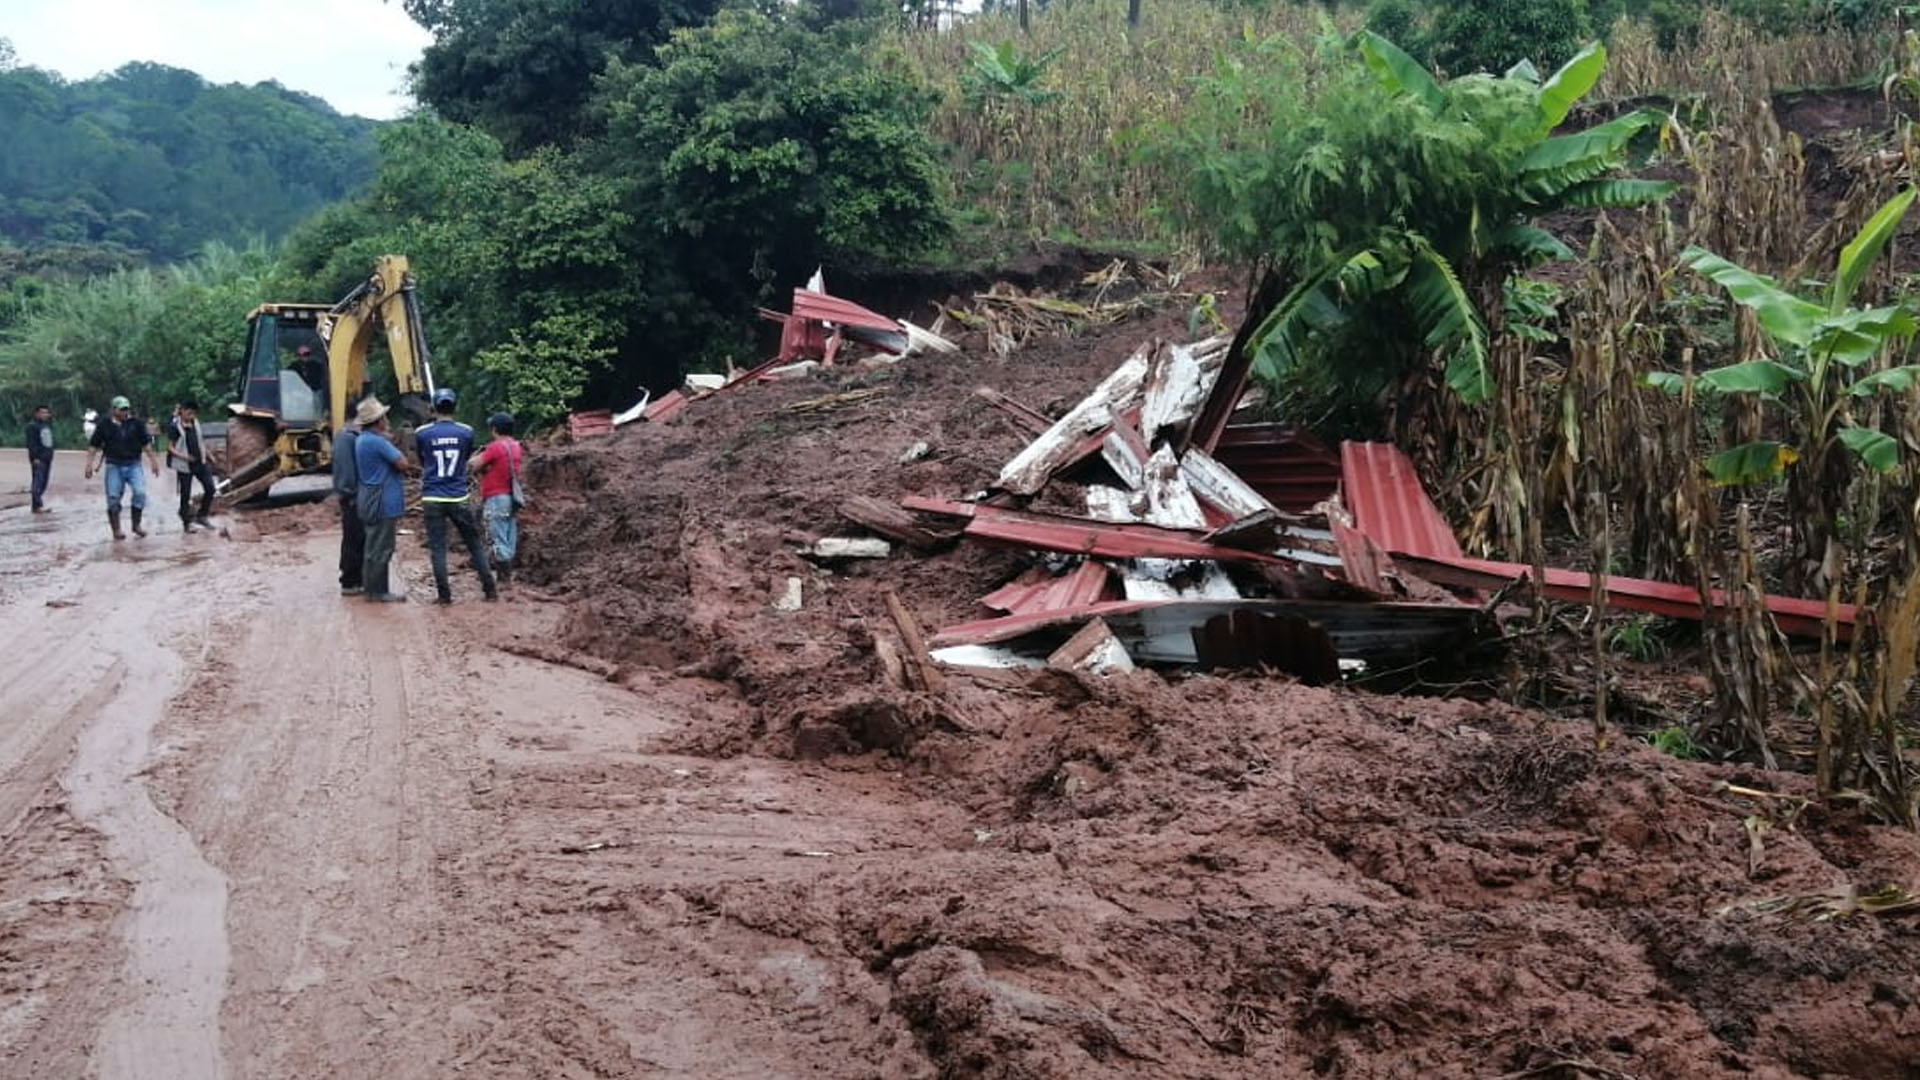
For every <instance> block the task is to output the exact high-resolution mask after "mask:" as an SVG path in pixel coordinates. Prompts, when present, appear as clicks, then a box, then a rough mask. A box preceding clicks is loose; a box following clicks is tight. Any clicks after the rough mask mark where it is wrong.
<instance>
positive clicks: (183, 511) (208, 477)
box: [173, 461, 213, 525]
mask: <svg viewBox="0 0 1920 1080" xmlns="http://www.w3.org/2000/svg"><path fill="white" fill-rule="evenodd" d="M173 475H174V477H175V478H176V479H178V480H179V481H180V523H181V524H182V525H185V524H186V523H188V522H190V521H192V520H193V518H194V513H193V482H194V481H195V480H198V481H200V515H199V516H200V517H201V518H202V519H203V520H204V519H205V518H206V516H207V515H208V514H211V513H213V470H212V469H210V468H208V467H207V463H206V462H204V461H202V462H199V463H198V464H195V465H191V466H189V467H188V471H187V472H179V471H177V470H176V471H175V472H174V474H173Z"/></svg>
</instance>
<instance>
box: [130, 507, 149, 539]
mask: <svg viewBox="0 0 1920 1080" xmlns="http://www.w3.org/2000/svg"><path fill="white" fill-rule="evenodd" d="M141 513H142V510H141V509H140V507H138V506H136V507H134V508H133V535H135V536H145V535H147V530H145V529H143V528H141V527H140V515H141Z"/></svg>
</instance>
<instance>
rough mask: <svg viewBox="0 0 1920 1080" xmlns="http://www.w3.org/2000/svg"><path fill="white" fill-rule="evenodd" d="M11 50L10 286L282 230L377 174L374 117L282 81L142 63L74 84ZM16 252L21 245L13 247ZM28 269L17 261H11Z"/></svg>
mask: <svg viewBox="0 0 1920 1080" xmlns="http://www.w3.org/2000/svg"><path fill="white" fill-rule="evenodd" d="M10 51H11V50H7V49H0V147H4V148H5V149H4V151H0V261H4V263H5V264H6V265H0V284H4V281H5V279H6V278H10V277H12V276H15V275H17V274H18V273H19V272H21V271H23V270H35V269H52V270H54V271H56V272H59V271H68V272H79V273H83V274H84V273H89V272H97V271H99V270H101V269H102V268H105V267H111V266H113V265H116V264H128V263H165V262H170V261H174V260H178V259H182V258H184V257H186V256H187V255H189V254H190V253H192V252H193V251H195V250H197V249H198V248H199V247H201V245H203V244H205V243H207V242H209V241H225V242H229V243H237V242H243V241H246V240H248V239H250V238H253V237H266V238H268V239H278V238H279V237H281V236H284V235H285V234H286V232H287V231H288V230H289V229H291V228H292V227H293V226H294V225H296V224H297V223H299V222H300V221H301V220H302V219H303V218H305V217H307V216H308V215H309V214H312V213H313V212H314V211H315V210H317V209H319V208H320V207H322V206H324V205H327V204H329V203H332V202H337V201H338V200H340V199H343V198H346V197H348V196H349V195H352V194H354V193H355V192H357V191H359V190H360V189H362V188H364V187H365V185H366V183H367V181H368V180H369V179H370V178H371V176H372V175H373V170H374V165H375V159H376V151H375V147H374V142H373V129H374V127H375V124H374V122H373V121H370V120H364V119H361V118H359V117H351V116H341V115H340V114H338V113H336V112H335V111H334V110H333V109H332V108H331V107H329V106H328V105H327V104H326V103H325V102H323V101H321V100H320V99H318V98H315V97H311V96H309V95H306V94H300V93H296V92H294V91H291V90H287V89H285V88H283V87H281V86H278V85H275V84H273V83H262V84H259V85H256V86H240V85H228V86H214V85H211V84H209V83H208V82H207V81H206V80H204V79H202V78H200V77H199V76H198V75H196V74H194V73H193V72H190V71H183V70H180V69H178V68H171V67H166V66H163V65H160V64H147V63H135V64H128V65H126V66H124V67H122V68H120V69H119V70H118V71H115V72H113V73H112V74H109V75H103V76H100V77H97V78H92V79H85V80H80V81H73V82H69V81H66V80H64V79H62V78H61V77H59V76H58V75H55V74H53V73H50V72H47V71H43V70H40V69H38V68H35V67H33V66H31V63H32V59H33V58H32V57H20V58H17V61H16V62H15V63H14V64H9V63H8V62H7V61H6V60H5V59H4V58H5V57H6V56H8V55H9V54H10ZM9 248H11V249H12V250H11V251H9V250H8V249H9ZM9 266H10V267H11V268H12V270H13V271H14V273H12V274H9V273H7V269H8V267H9Z"/></svg>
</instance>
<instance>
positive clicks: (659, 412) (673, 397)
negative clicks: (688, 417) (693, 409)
mask: <svg viewBox="0 0 1920 1080" xmlns="http://www.w3.org/2000/svg"><path fill="white" fill-rule="evenodd" d="M691 404H693V399H692V398H689V397H688V396H687V395H685V394H683V393H681V392H680V391H678V390H675V391H673V392H672V393H669V394H667V395H666V396H665V397H663V398H661V399H659V400H658V401H655V402H653V403H651V404H649V405H648V406H647V407H646V408H645V409H644V410H642V411H641V413H640V419H642V420H645V421H647V422H648V423H650V424H664V423H666V422H667V421H669V420H671V419H673V418H674V417H676V416H679V415H680V414H681V413H682V412H685V411H686V408H687V406H688V405H691Z"/></svg>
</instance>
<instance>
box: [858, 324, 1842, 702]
mask: <svg viewBox="0 0 1920 1080" xmlns="http://www.w3.org/2000/svg"><path fill="white" fill-rule="evenodd" d="M978 396H979V397H980V398H981V399H982V400H983V401H984V402H986V403H988V404H991V405H993V406H994V407H996V408H998V409H1000V410H1001V411H1002V412H1004V413H1006V414H1007V415H1008V416H1009V417H1010V418H1012V419H1013V420H1014V422H1015V424H1016V426H1018V427H1020V428H1021V429H1022V430H1026V431H1028V432H1030V433H1034V432H1037V434H1034V437H1033V439H1032V441H1031V442H1030V443H1028V445H1027V446H1026V447H1024V448H1023V449H1022V450H1021V451H1020V452H1019V453H1018V454H1016V455H1014V457H1013V458H1012V459H1010V460H1009V461H1008V462H1007V463H1006V465H1005V467H1004V468H1002V469H1001V471H1000V473H999V476H998V478H997V479H996V480H995V482H994V485H993V487H992V488H991V489H990V490H988V491H986V492H982V493H980V494H978V495H976V496H974V497H973V498H972V499H970V500H966V501H960V500H954V499H944V498H931V497H926V496H908V497H906V498H905V499H903V500H901V504H900V505H901V508H902V509H903V510H905V511H910V512H912V514H919V515H922V518H923V519H924V518H925V517H929V516H930V517H934V518H939V519H943V520H945V521H949V522H958V523H960V531H959V535H960V537H961V538H962V539H965V540H974V541H980V542H984V543H992V544H998V545H1002V546H1010V547H1016V548H1023V549H1027V550H1031V551H1034V552H1036V553H1046V554H1045V556H1044V559H1045V560H1046V562H1045V565H1043V566H1042V567H1036V568H1034V569H1032V570H1029V571H1028V572H1026V573H1025V574H1023V575H1021V576H1020V577H1019V578H1017V579H1015V580H1014V581H1012V582H1009V583H1007V584H1006V585H1004V586H1002V587H1001V588H999V589H996V590H994V591H993V592H991V593H989V594H988V595H987V596H985V597H983V598H982V599H981V606H982V608H983V609H984V611H985V614H984V615H983V617H982V618H979V619H976V620H973V621H971V622H966V623H962V624H959V625H956V626H949V627H946V628H945V629H942V630H939V631H937V632H935V633H934V634H933V635H932V636H931V638H930V639H929V644H930V645H932V646H933V647H934V649H935V652H934V654H933V655H934V657H935V658H936V659H940V660H943V661H947V662H950V663H956V664H988V665H993V666H1009V665H1015V664H1029V665H1037V664H1039V663H1041V662H1042V661H1045V662H1048V663H1051V664H1053V665H1054V666H1061V663H1060V661H1059V660H1058V659H1055V660H1048V659H1047V658H1048V657H1050V656H1053V657H1056V658H1058V657H1062V656H1064V657H1065V658H1066V660H1067V661H1069V662H1068V663H1067V664H1066V666H1072V667H1078V668H1079V669H1082V670H1118V669H1119V668H1120V666H1121V665H1119V664H1118V663H1117V662H1116V661H1115V658H1114V656H1113V655H1112V654H1113V650H1114V649H1115V648H1119V649H1122V650H1124V652H1125V653H1126V655H1127V663H1129V664H1163V665H1165V664H1175V665H1189V666H1198V667H1200V668H1204V669H1215V668H1234V667H1258V668H1268V669H1273V670H1278V671H1283V672H1287V673H1289V674H1292V675H1294V676H1295V677H1297V678H1300V679H1301V680H1303V681H1306V682H1310V683H1323V682H1330V681H1333V680H1335V679H1337V678H1341V677H1343V676H1345V677H1350V676H1353V675H1356V674H1361V673H1364V674H1365V677H1367V678H1369V679H1380V678H1392V677H1396V676H1401V675H1412V674H1414V673H1416V672H1418V671H1420V670H1422V669H1425V668H1428V667H1432V666H1434V665H1441V666H1460V665H1470V664H1476V663H1482V662H1484V661H1485V660H1486V659H1488V658H1490V657H1491V656H1493V655H1496V654H1497V652H1498V648H1499V644H1500V642H1501V633H1500V630H1499V627H1498V625H1497V621H1496V620H1495V619H1494V617H1493V612H1492V610H1491V609H1490V606H1489V601H1488V600H1487V599H1486V593H1489V592H1493V593H1497V592H1498V591H1499V590H1501V589H1503V588H1504V587H1505V586H1508V585H1511V584H1514V583H1515V582H1516V581H1518V580H1520V579H1523V578H1527V577H1530V572H1529V570H1528V568H1526V567H1523V566H1518V565H1515V564H1511V563H1498V562H1492V561H1488V560H1482V559H1471V558H1467V557H1466V556H1465V554H1464V553H1463V552H1462V550H1461V548H1460V543H1459V540H1458V538H1457V537H1455V536H1454V534H1453V530H1452V529H1451V528H1450V527H1449V526H1448V524H1447V522H1446V519H1445V517H1444V516H1443V515H1442V514H1441V513H1440V511H1439V509H1438V508H1437V507H1436V506H1435V505H1434V503H1433V501H1432V499H1431V498H1429V497H1428V495H1427V493H1426V491H1425V490H1424V489H1423V488H1422V487H1421V485H1420V482H1419V479H1418V477H1417V475H1416V474H1415V472H1414V469H1413V466H1412V463H1411V462H1410V461H1408V460H1407V458H1406V456H1405V455H1404V454H1402V453H1401V452H1400V451H1399V450H1398V449H1397V448H1395V447H1393V446H1390V445H1386V444H1377V443H1355V442H1348V443H1343V444H1342V445H1341V447H1340V449H1339V453H1338V455H1337V456H1336V455H1335V454H1334V453H1333V452H1332V451H1330V450H1328V449H1327V448H1326V447H1325V446H1323V445H1321V444H1320V443H1318V442H1316V441H1315V440H1313V439H1312V438H1311V437H1310V436H1307V435H1305V434H1303V433H1301V432H1299V431H1297V430H1295V429H1293V428H1291V427H1288V426H1286V425H1283V424H1275V423H1270V422H1265V421H1260V422H1236V414H1238V413H1240V412H1241V411H1242V410H1243V409H1244V408H1245V407H1246V406H1247V405H1248V404H1250V396H1249V393H1248V391H1247V387H1246V371H1245V370H1244V365H1243V364H1229V362H1228V342H1227V340H1226V339H1225V338H1209V339H1207V340H1204V341H1200V342H1196V343H1193V344H1173V343H1168V342H1164V341H1159V340H1155V341H1151V342H1148V343H1147V344H1145V345H1143V346H1142V347H1141V348H1140V349H1139V350H1138V351H1136V352H1135V353H1134V354H1133V355H1131V356H1129V357H1128V358H1127V359H1126V360H1125V361H1123V362H1122V363H1121V364H1120V365H1119V366H1118V367H1116V368H1115V369H1114V370H1113V371H1112V372H1111V373H1110V374H1109V375H1108V376H1107V377H1106V378H1105V379H1103V380H1102V381H1101V382H1100V383H1099V384H1098V385H1097V386H1095V387H1094V388H1093V390H1092V392H1091V393H1089V394H1088V395H1087V396H1086V397H1085V398H1083V399H1082V400H1081V401H1080V402H1078V403H1077V404H1076V405H1074V406H1073V407H1072V408H1071V409H1068V410H1067V411H1066V412H1065V413H1064V414H1063V415H1061V416H1060V417H1058V418H1057V419H1054V420H1051V421H1048V420H1047V418H1046V417H1044V416H1042V415H1040V414H1038V413H1035V412H1034V411H1033V410H1032V409H1030V408H1029V407H1028V406H1026V405H1023V404H1020V403H1018V402H1014V401H1013V400H1011V399H1009V398H1007V397H1006V396H1005V395H1001V394H998V393H996V392H994V391H992V390H991V389H987V388H982V389H981V390H980V391H978ZM1043 425H1044V426H1043ZM1062 478H1071V479H1072V480H1073V481H1075V482H1077V483H1078V484H1079V485H1080V498H1081V499H1082V501H1083V503H1084V505H1085V507H1086V512H1085V515H1084V516H1081V515H1076V514H1070V513H1059V512H1054V511H1041V510H1038V509H1029V508H1026V507H1027V505H1028V504H1029V503H1031V502H1033V501H1035V500H1037V499H1040V498H1041V497H1042V495H1043V493H1046V492H1048V491H1049V489H1050V487H1051V486H1052V485H1054V484H1055V482H1056V481H1057V480H1060V479H1062ZM1045 501H1046V503H1047V504H1048V505H1055V504H1057V503H1058V501H1059V500H1058V499H1057V498H1056V499H1047V500H1045ZM861 516H862V517H864V518H865V519H867V520H868V521H872V522H874V523H875V524H873V525H870V526H869V527H873V528H875V530H876V531H880V532H882V533H883V535H888V536H891V537H894V538H903V537H906V536H909V535H915V533H916V532H917V533H918V535H917V536H916V537H915V538H916V539H919V540H921V541H923V543H922V544H921V545H919V546H921V548H922V550H926V549H927V545H926V543H925V542H926V541H929V540H932V539H933V538H934V537H935V536H951V535H952V534H951V532H950V531H949V532H947V533H936V532H935V531H934V529H933V528H932V527H931V526H923V527H921V529H919V530H915V528H914V526H913V525H912V524H910V523H907V522H902V521H900V520H898V519H893V520H883V515H880V514H876V513H874V512H873V509H872V508H871V507H870V506H869V507H864V508H863V513H862V515H861ZM855 520H861V517H856V518H855ZM915 520H921V519H915ZM1604 584H1605V590H1604V593H1603V595H1604V597H1605V599H1606V602H1607V604H1608V605H1609V606H1610V607H1616V608H1624V609H1628V610H1635V611H1651V612H1656V613H1659V614H1662V615H1670V616H1675V617H1680V618H1699V617H1700V601H1699V594H1698V593H1697V592H1696V591H1695V590H1693V589H1690V588H1687V587H1686V586H1681V585H1674V584H1668V583H1664V582H1649V581H1640V580H1636V579H1629V578H1611V577H1610V578H1608V579H1607V580H1606V581H1605V583H1604ZM1544 592H1545V595H1546V596H1547V597H1548V598H1550V599H1554V600H1561V601H1567V602H1574V603H1584V602H1587V601H1589V600H1590V599H1591V597H1592V595H1593V593H1592V581H1591V578H1590V577H1589V576H1588V575H1586V574H1583V573H1576V572H1573V571H1568V570H1560V569H1549V570H1548V571H1547V572H1546V575H1545V590H1544ZM1712 600H1713V603H1715V604H1716V605H1718V604H1723V603H1725V602H1726V599H1725V597H1723V596H1721V595H1720V594H1715V596H1714V597H1713V598H1712ZM1766 602H1767V605H1768V607H1769V609H1770V610H1771V611H1772V612H1773V613H1774V615H1775V616H1776V617H1777V618H1778V619H1779V621H1780V625H1781V627H1782V629H1784V630H1785V631H1786V632H1788V633H1793V634H1809V633H1818V628H1819V622H1820V617H1821V614H1822V609H1823V605H1822V604H1820V603H1819V602H1817V601H1810V600H1794V599H1790V598H1783V597H1768V598H1767V601H1766ZM1853 616H1854V612H1853V610H1852V608H1850V607H1845V608H1843V609H1842V610H1841V612H1840V617H1841V622H1842V624H1843V629H1850V628H1851V625H1852V622H1853ZM1096 624H1097V625H1098V630H1097V631H1093V630H1089V629H1088V628H1090V627H1093V626H1095V625H1096ZM1083 633H1084V634H1085V635H1086V636H1084V637H1082V636H1081V635H1082V634H1083ZM1070 639H1072V642H1073V643H1074V647H1073V648H1066V647H1065V645H1064V644H1063V643H1067V642H1069V640H1070ZM1094 656H1098V657H1100V658H1101V659H1100V660H1099V661H1098V662H1097V663H1096V662H1094V661H1093V660H1091V659H1089V658H1091V657H1094Z"/></svg>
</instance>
